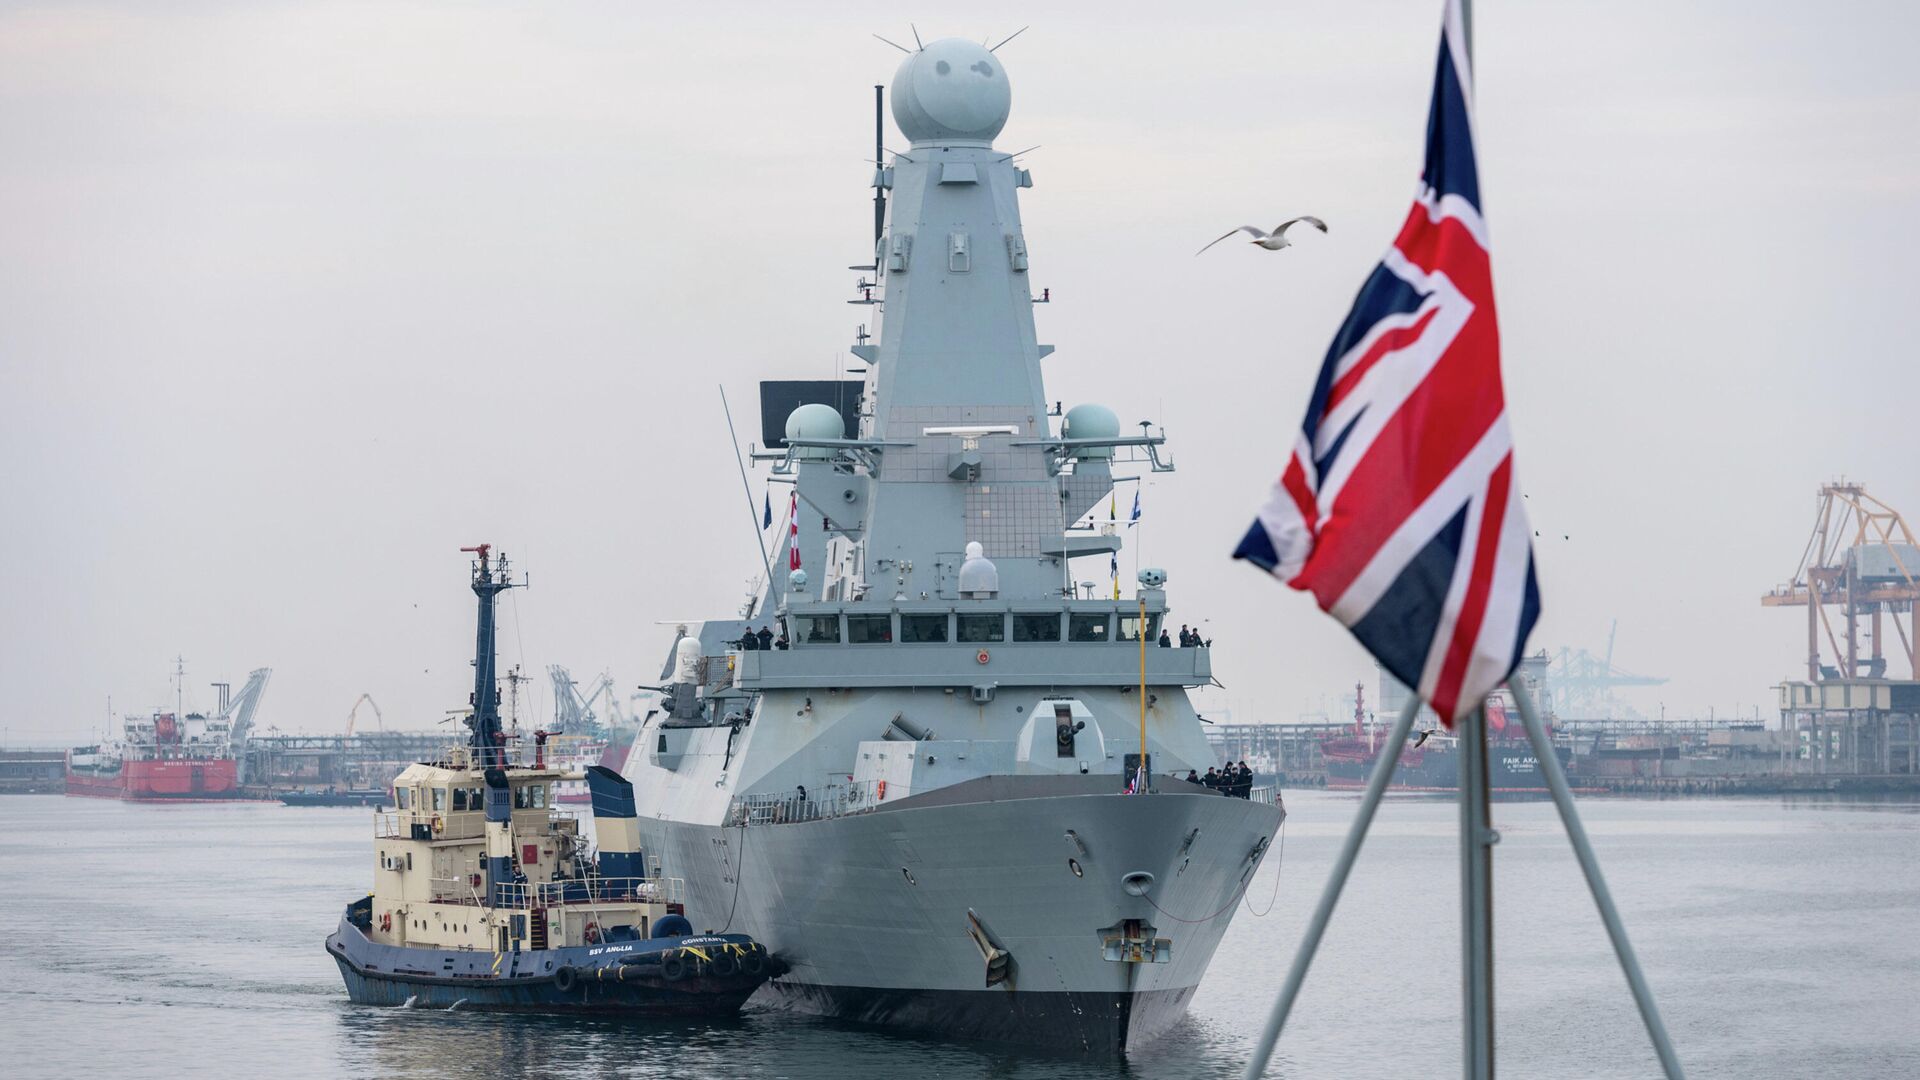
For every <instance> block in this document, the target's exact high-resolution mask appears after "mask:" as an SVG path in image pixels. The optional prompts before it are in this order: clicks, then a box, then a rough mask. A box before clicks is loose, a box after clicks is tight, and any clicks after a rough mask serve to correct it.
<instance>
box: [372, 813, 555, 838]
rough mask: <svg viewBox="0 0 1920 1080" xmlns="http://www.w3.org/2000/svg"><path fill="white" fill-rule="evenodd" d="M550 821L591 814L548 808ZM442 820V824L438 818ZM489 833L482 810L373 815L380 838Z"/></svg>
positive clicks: (523, 815)
mask: <svg viewBox="0 0 1920 1080" xmlns="http://www.w3.org/2000/svg"><path fill="white" fill-rule="evenodd" d="M544 809H545V810H546V813H547V822H548V823H549V824H553V823H556V822H561V821H579V820H580V819H582V818H585V817H591V816H592V814H591V813H589V812H588V811H586V810H584V809H581V808H575V807H568V806H552V807H546V808H544ZM526 814H527V811H525V810H517V811H515V812H514V816H515V818H516V820H518V821H519V822H520V823H521V824H523V825H524V824H525V822H526ZM435 821H438V822H439V823H440V825H439V828H435V827H434V822H435ZM486 834H487V819H486V815H485V814H484V813H482V812H480V811H478V810H456V811H454V812H452V813H447V812H445V811H441V812H438V813H435V812H433V811H431V810H382V811H380V812H379V813H376V814H374V815H373V835H374V838H375V839H378V840H475V839H478V838H480V837H482V836H485V835H486Z"/></svg>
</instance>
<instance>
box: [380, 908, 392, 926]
mask: <svg viewBox="0 0 1920 1080" xmlns="http://www.w3.org/2000/svg"><path fill="white" fill-rule="evenodd" d="M380 929H382V930H391V929H393V912H391V911H383V912H381V913H380Z"/></svg>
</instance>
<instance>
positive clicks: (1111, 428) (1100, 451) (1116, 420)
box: [1060, 404, 1120, 458]
mask: <svg viewBox="0 0 1920 1080" xmlns="http://www.w3.org/2000/svg"><path fill="white" fill-rule="evenodd" d="M1119 435H1120V417H1118V416H1116V415H1114V411H1113V410H1112V409H1109V408H1107V407H1106V406H1105V405H1093V404H1086V405H1075V406H1074V407H1073V408H1071V409H1068V410H1067V416H1066V419H1064V420H1062V421H1061V422H1060V437H1061V438H1063V439H1113V438H1118V437H1119ZM1067 456H1068V457H1073V458H1110V457H1112V456H1113V447H1111V446H1076V447H1074V448H1072V450H1070V451H1069V452H1068V454H1067Z"/></svg>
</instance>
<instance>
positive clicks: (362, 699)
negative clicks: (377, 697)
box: [347, 694, 387, 739]
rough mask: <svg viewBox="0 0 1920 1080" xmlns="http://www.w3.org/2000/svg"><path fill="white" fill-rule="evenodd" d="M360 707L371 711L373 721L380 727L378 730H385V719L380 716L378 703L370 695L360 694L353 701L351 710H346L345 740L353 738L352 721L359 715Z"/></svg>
mask: <svg viewBox="0 0 1920 1080" xmlns="http://www.w3.org/2000/svg"><path fill="white" fill-rule="evenodd" d="M362 705H365V706H366V707H368V708H370V709H372V710H373V719H374V721H375V722H376V723H378V724H379V725H380V730H381V731H385V730H387V718H386V717H385V716H382V715H381V714H380V705H379V703H378V702H376V701H374V700H373V695H372V694H361V695H360V696H359V697H358V698H356V699H354V702H353V708H351V709H348V710H347V738H349V739H351V738H353V720H354V718H355V717H356V716H359V715H360V706H362Z"/></svg>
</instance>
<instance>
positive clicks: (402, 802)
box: [393, 787, 413, 810]
mask: <svg viewBox="0 0 1920 1080" xmlns="http://www.w3.org/2000/svg"><path fill="white" fill-rule="evenodd" d="M393 808H394V809H395V810H411V809H413V789H412V788H404V787H397V788H394V789H393Z"/></svg>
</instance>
